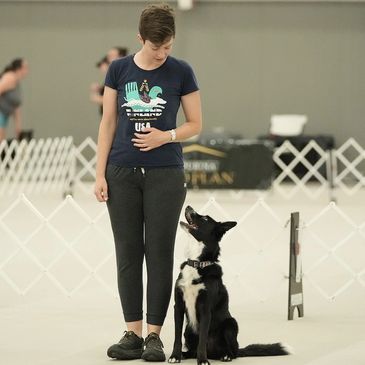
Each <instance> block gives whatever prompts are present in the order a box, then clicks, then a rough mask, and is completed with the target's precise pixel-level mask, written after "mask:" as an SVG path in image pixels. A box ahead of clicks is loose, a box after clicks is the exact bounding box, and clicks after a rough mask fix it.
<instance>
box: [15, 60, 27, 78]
mask: <svg viewBox="0 0 365 365" xmlns="http://www.w3.org/2000/svg"><path fill="white" fill-rule="evenodd" d="M18 72H19V75H20V77H21V78H24V77H25V76H27V75H28V72H29V66H28V62H27V61H23V63H22V67H21V68H20V69H19V70H18Z"/></svg>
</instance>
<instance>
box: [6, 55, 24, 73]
mask: <svg viewBox="0 0 365 365" xmlns="http://www.w3.org/2000/svg"><path fill="white" fill-rule="evenodd" d="M23 62H24V60H23V58H15V59H14V60H12V61H11V62H10V63H9V64H8V65H7V66H5V68H4V70H3V71H2V72H1V74H0V76H2V75H3V74H4V73H5V72H8V71H16V70H19V69H21V68H22V67H23Z"/></svg>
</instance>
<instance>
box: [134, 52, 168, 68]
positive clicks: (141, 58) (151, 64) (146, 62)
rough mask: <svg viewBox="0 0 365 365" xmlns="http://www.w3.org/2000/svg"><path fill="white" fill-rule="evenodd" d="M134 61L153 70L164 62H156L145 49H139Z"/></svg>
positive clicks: (139, 65)
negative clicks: (148, 56)
mask: <svg viewBox="0 0 365 365" xmlns="http://www.w3.org/2000/svg"><path fill="white" fill-rule="evenodd" d="M133 60H134V63H135V64H136V65H137V66H138V67H139V68H141V69H143V70H147V71H151V70H154V69H156V68H158V67H160V66H161V65H162V64H163V63H164V62H165V61H164V62H160V63H158V62H156V61H154V60H151V59H148V58H147V57H146V56H145V54H144V53H143V50H140V51H138V52H137V53H136V54H135V55H134V57H133Z"/></svg>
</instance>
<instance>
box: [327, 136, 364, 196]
mask: <svg viewBox="0 0 365 365" xmlns="http://www.w3.org/2000/svg"><path fill="white" fill-rule="evenodd" d="M333 158H334V165H335V168H336V171H337V170H338V172H337V173H336V175H335V178H334V183H335V185H336V186H337V187H339V188H340V189H341V190H343V191H344V192H345V193H346V194H347V195H354V194H355V193H357V192H358V191H359V190H360V189H361V188H364V187H365V150H364V149H363V148H362V147H361V146H360V145H359V144H358V143H357V142H356V141H355V140H354V139H353V138H350V139H348V140H347V141H346V142H345V143H344V144H343V145H342V146H341V147H339V148H337V149H336V150H335V151H334V156H333Z"/></svg>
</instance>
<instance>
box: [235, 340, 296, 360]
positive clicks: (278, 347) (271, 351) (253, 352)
mask: <svg viewBox="0 0 365 365" xmlns="http://www.w3.org/2000/svg"><path fill="white" fill-rule="evenodd" d="M292 353H293V350H292V349H291V348H290V346H288V345H284V344H282V343H280V342H278V343H272V344H253V345H248V346H246V347H244V348H243V349H239V350H238V357H246V356H281V355H289V354H292Z"/></svg>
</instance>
